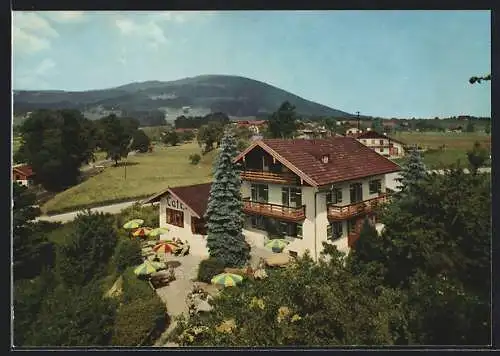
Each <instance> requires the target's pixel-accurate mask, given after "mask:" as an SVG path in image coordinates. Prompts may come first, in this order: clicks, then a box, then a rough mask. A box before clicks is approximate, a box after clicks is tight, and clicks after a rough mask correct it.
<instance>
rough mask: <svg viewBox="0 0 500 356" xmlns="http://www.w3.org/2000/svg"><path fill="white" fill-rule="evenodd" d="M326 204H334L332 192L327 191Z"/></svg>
mask: <svg viewBox="0 0 500 356" xmlns="http://www.w3.org/2000/svg"><path fill="white" fill-rule="evenodd" d="M326 204H327V205H328V204H332V192H331V191H330V192H327V193H326Z"/></svg>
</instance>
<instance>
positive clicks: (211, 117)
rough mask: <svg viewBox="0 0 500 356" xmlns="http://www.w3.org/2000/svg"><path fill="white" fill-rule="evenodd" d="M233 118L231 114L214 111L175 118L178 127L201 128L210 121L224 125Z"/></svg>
mask: <svg viewBox="0 0 500 356" xmlns="http://www.w3.org/2000/svg"><path fill="white" fill-rule="evenodd" d="M230 121H231V120H230V119H229V116H227V115H226V114H224V113H222V112H214V113H210V114H208V115H205V116H187V117H186V116H184V115H182V116H179V117H178V118H177V119H175V128H176V129H199V128H200V127H202V126H203V125H208V124H209V123H211V122H212V123H220V124H222V125H225V124H228V123H229V122H230Z"/></svg>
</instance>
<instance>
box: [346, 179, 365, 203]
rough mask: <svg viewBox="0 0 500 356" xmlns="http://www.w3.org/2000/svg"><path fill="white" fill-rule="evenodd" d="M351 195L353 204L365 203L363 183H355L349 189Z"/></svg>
mask: <svg viewBox="0 0 500 356" xmlns="http://www.w3.org/2000/svg"><path fill="white" fill-rule="evenodd" d="M349 192H350V195H351V204H354V203H359V202H360V201H363V185H362V184H361V183H353V184H351V185H350V187H349Z"/></svg>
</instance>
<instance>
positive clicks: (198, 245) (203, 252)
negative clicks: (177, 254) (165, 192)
mask: <svg viewBox="0 0 500 356" xmlns="http://www.w3.org/2000/svg"><path fill="white" fill-rule="evenodd" d="M172 200H174V201H176V199H172ZM167 207H168V208H169V209H173V210H181V211H182V212H183V213H184V226H183V227H179V226H175V225H170V224H167V222H166V219H167V213H166V209H167ZM159 213H160V227H166V228H167V229H168V230H169V231H168V232H167V233H165V234H163V235H161V237H160V239H161V240H172V239H173V238H179V239H181V240H183V241H185V240H187V241H188V243H189V245H190V250H189V252H190V253H191V254H193V255H196V256H203V257H208V249H207V243H206V237H205V236H202V235H195V234H193V232H192V230H191V216H192V214H191V211H190V210H189V209H188V208H187V207H185V206H182V207H181V208H180V209H179V208H176V207H175V206H173V205H172V204H170V205H167V196H165V197H163V198H162V199H161V201H160V212H159Z"/></svg>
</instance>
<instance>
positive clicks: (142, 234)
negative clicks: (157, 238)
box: [132, 227, 151, 237]
mask: <svg viewBox="0 0 500 356" xmlns="http://www.w3.org/2000/svg"><path fill="white" fill-rule="evenodd" d="M150 231H151V229H150V228H149V227H140V228H138V229H137V230H135V231H134V232H133V233H132V236H135V237H145V236H147V235H148V234H149V232H150Z"/></svg>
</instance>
